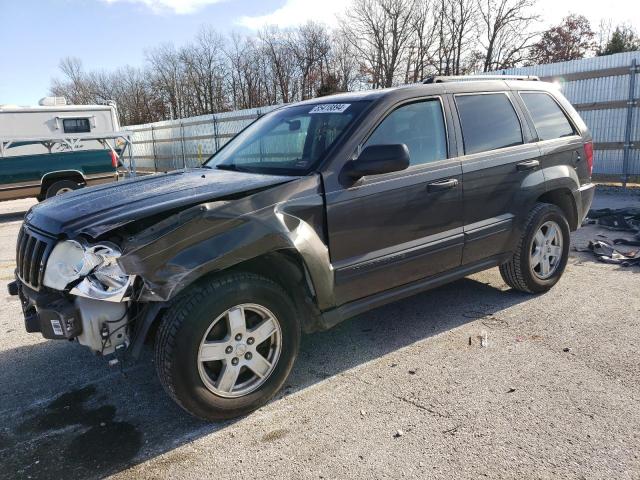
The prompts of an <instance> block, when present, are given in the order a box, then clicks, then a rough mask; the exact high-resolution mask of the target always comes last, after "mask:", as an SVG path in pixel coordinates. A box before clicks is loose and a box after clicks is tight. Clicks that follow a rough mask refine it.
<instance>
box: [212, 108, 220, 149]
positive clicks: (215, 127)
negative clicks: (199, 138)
mask: <svg viewBox="0 0 640 480" xmlns="http://www.w3.org/2000/svg"><path fill="white" fill-rule="evenodd" d="M213 148H215V152H213V153H216V152H217V151H218V150H220V142H219V136H218V119H217V117H216V115H215V114H214V115H213Z"/></svg>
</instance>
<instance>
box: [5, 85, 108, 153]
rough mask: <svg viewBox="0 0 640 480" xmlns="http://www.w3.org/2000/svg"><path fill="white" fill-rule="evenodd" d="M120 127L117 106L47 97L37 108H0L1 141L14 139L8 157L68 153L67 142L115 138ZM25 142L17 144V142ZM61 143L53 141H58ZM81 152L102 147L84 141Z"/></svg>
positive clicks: (6, 149) (79, 147) (78, 146)
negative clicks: (40, 140)
mask: <svg viewBox="0 0 640 480" xmlns="http://www.w3.org/2000/svg"><path fill="white" fill-rule="evenodd" d="M119 130H120V125H119V123H118V115H117V111H116V106H115V104H113V103H111V104H108V105H66V101H65V99H64V98H61V97H45V98H43V99H41V100H40V102H39V105H38V106H36V107H21V106H17V105H0V139H3V140H4V141H5V142H8V141H9V140H14V141H13V142H12V143H13V144H14V145H13V146H11V145H10V146H9V147H12V148H5V149H4V152H0V153H2V154H4V156H5V157H14V156H20V155H36V154H39V153H51V152H52V150H53V151H56V150H69V149H70V146H69V145H67V144H66V142H65V141H64V140H65V139H70V138H74V137H79V136H81V135H82V134H89V135H91V136H96V137H99V136H100V135H104V136H105V137H107V138H108V137H111V138H117V136H116V137H112V135H113V134H114V133H119ZM17 139H20V140H22V141H21V142H20V143H21V145H15V144H16V143H17V142H15V140H17ZM24 139H34V140H35V139H43V142H41V143H38V142H34V143H27V142H25V141H24ZM57 139H59V140H60V141H59V142H56V141H53V142H52V141H51V140H57ZM76 147H77V148H75V149H79V150H88V149H96V148H103V147H104V145H101V144H100V142H98V140H97V139H94V140H85V141H84V143H83V145H82V146H80V145H76Z"/></svg>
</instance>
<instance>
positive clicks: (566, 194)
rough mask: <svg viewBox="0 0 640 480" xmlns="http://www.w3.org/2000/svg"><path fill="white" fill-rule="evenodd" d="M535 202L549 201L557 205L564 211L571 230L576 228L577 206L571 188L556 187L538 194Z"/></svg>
mask: <svg viewBox="0 0 640 480" xmlns="http://www.w3.org/2000/svg"><path fill="white" fill-rule="evenodd" d="M536 202H542V203H550V204H552V205H555V206H556V207H558V208H559V209H560V210H562V212H563V213H564V215H565V217H566V218H567V221H568V222H569V228H570V230H571V231H574V230H576V229H577V228H578V227H579V226H580V225H578V208H577V206H576V202H575V199H574V198H573V194H572V193H571V190H569V189H568V188H556V189H553V190H549V191H547V192H545V193H543V194H542V195H540V196H539V197H538V198H537V199H536Z"/></svg>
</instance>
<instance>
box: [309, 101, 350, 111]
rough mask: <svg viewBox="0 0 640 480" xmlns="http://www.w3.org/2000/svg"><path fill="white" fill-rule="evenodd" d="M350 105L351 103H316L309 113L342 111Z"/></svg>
mask: <svg viewBox="0 0 640 480" xmlns="http://www.w3.org/2000/svg"><path fill="white" fill-rule="evenodd" d="M350 106H351V104H350V103H324V104H322V105H316V106H315V107H313V108H312V109H311V110H310V111H309V113H342V112H344V111H345V110H346V109H347V108H349V107H350Z"/></svg>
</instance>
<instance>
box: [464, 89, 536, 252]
mask: <svg viewBox="0 0 640 480" xmlns="http://www.w3.org/2000/svg"><path fill="white" fill-rule="evenodd" d="M454 102H455V105H456V108H457V111H458V117H459V120H460V127H461V131H462V138H463V148H464V153H465V154H464V156H463V157H461V163H462V178H463V182H464V207H463V210H464V236H465V246H464V253H463V259H462V263H463V264H469V263H473V262H476V261H479V260H482V259H485V258H489V257H493V256H497V255H500V254H502V253H505V252H508V251H509V250H511V249H513V246H514V243H515V241H516V240H517V238H519V231H518V227H519V225H520V223H521V222H519V221H518V220H521V219H523V218H526V216H527V214H528V208H529V204H530V202H531V198H532V197H533V198H536V197H537V196H538V195H541V194H542V193H544V177H543V175H542V172H541V170H540V163H539V157H540V150H539V149H538V147H537V145H536V143H535V142H534V139H533V138H532V136H531V132H530V131H529V129H528V127H527V125H526V122H525V121H524V115H523V112H522V111H521V110H520V109H519V107H518V106H517V104H515V103H514V102H513V99H512V96H511V93H510V92H506V91H505V92H487V93H469V94H467V93H465V94H457V95H454Z"/></svg>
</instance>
